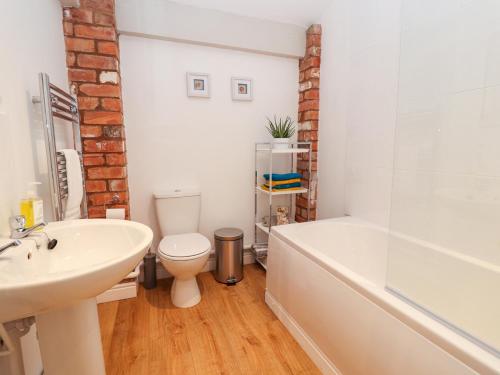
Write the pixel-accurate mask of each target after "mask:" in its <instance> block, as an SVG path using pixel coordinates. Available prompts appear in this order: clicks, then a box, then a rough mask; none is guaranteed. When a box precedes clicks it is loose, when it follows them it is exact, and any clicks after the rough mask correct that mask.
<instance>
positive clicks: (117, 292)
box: [96, 264, 141, 303]
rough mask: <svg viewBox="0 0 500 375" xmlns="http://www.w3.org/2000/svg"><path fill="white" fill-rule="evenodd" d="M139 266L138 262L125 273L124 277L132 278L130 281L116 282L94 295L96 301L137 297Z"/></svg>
mask: <svg viewBox="0 0 500 375" xmlns="http://www.w3.org/2000/svg"><path fill="white" fill-rule="evenodd" d="M140 266H141V265H140V264H138V265H137V267H135V269H134V270H133V271H132V272H130V273H129V274H128V275H127V277H126V279H133V280H132V281H130V282H127V283H121V284H116V285H115V286H114V287H112V288H111V289H108V290H106V291H105V292H104V293H101V294H99V295H98V296H97V297H96V300H97V303H104V302H111V301H119V300H121V299H127V298H135V297H137V287H138V286H139V281H138V279H139V270H140Z"/></svg>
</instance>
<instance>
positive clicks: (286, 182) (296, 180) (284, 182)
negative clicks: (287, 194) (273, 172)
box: [266, 178, 300, 186]
mask: <svg viewBox="0 0 500 375" xmlns="http://www.w3.org/2000/svg"><path fill="white" fill-rule="evenodd" d="M296 182H300V178H292V179H290V180H281V181H275V180H273V182H272V184H271V186H279V185H288V184H294V183H296ZM266 185H269V180H267V181H266Z"/></svg>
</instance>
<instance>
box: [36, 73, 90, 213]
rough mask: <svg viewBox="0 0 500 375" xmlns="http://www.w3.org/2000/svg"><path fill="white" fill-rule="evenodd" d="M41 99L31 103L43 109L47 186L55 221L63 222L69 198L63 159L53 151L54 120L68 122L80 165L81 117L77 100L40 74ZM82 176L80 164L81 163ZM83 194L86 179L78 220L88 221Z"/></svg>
mask: <svg viewBox="0 0 500 375" xmlns="http://www.w3.org/2000/svg"><path fill="white" fill-rule="evenodd" d="M38 77H39V85H40V96H39V97H33V103H40V104H41V106H42V108H41V109H42V121H43V134H44V141H45V150H46V154H47V166H48V175H49V185H50V192H51V200H52V213H53V216H54V220H56V221H61V220H64V206H65V199H66V198H67V196H68V182H67V175H66V159H65V158H64V155H63V154H62V153H59V152H57V150H56V136H55V130H54V118H55V117H57V118H59V119H61V120H65V121H67V122H69V123H70V124H71V126H72V128H73V145H74V148H75V149H76V150H77V151H78V154H79V156H80V162H81V163H82V141H81V138H80V116H79V113H78V103H77V101H76V99H75V98H74V97H73V96H72V95H70V94H68V93H66V92H65V91H64V90H62V89H60V88H59V87H57V86H55V85H53V84H52V83H50V79H49V76H48V75H47V74H46V73H39V75H38ZM82 173H83V163H82ZM85 197H86V193H85V178H83V199H82V204H81V217H82V218H85V217H87V200H86V198H85Z"/></svg>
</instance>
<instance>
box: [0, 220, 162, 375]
mask: <svg viewBox="0 0 500 375" xmlns="http://www.w3.org/2000/svg"><path fill="white" fill-rule="evenodd" d="M44 231H45V232H46V233H47V234H48V235H49V236H50V237H51V238H55V239H57V241H58V244H57V246H56V247H55V248H54V249H53V250H48V249H47V247H46V246H42V247H41V248H40V249H36V248H35V243H34V241H30V240H28V239H26V240H22V241H23V244H22V245H21V246H19V247H13V248H10V249H8V250H6V251H5V252H3V253H2V254H0V322H7V321H10V320H14V319H20V318H24V317H28V316H33V315H34V316H35V317H36V320H37V325H38V333H39V337H40V347H41V351H42V360H43V362H44V367H45V370H46V373H50V374H52V373H54V374H57V373H61V374H62V373H65V371H68V369H71V368H72V369H75V368H78V366H80V368H81V367H82V366H83V368H82V371H85V372H82V373H92V374H99V373H103V371H104V370H103V368H104V365H103V363H102V364H100V363H99V364H98V365H97V367H95V366H94V367H92V368H85V366H88V364H86V363H87V362H88V361H89V360H92V361H94V362H95V363H98V362H103V361H102V351H101V343H100V335H99V324H98V320H97V308H96V303H95V297H96V296H97V295H99V294H100V293H102V292H104V291H105V290H107V289H109V288H111V287H112V286H114V285H115V284H117V283H118V282H120V281H121V280H122V279H123V278H124V277H125V276H126V275H127V274H128V273H129V272H130V271H131V270H132V269H133V268H134V267H136V265H137V264H138V263H139V262H140V261H141V259H142V257H143V256H144V255H145V253H146V251H147V250H148V249H149V247H150V246H151V241H152V239H153V233H152V231H151V229H149V228H148V227H147V226H145V225H143V224H139V223H136V222H132V221H126V220H110V219H89V220H72V221H61V222H54V223H50V224H49V225H48V226H47V227H46V228H45V230H44ZM42 238H43V237H42ZM45 242H46V241H44V243H45ZM89 335H90V336H92V337H89ZM97 341H98V342H97ZM82 342H84V343H86V345H87V346H88V348H87V349H88V351H89V352H86V348H84V347H82ZM72 345H76V346H72ZM71 346H72V348H71ZM96 346H97V348H98V350H97V351H96V349H95V347H96ZM44 347H45V350H44ZM65 348H69V349H66V350H68V353H66V354H65V353H64V350H65ZM75 348H79V351H80V353H79V354H78V355H76V356H77V357H81V358H76V357H75V358H70V357H71V356H72V355H73V356H75V354H74V353H75V352H76V351H75V350H74V349H75ZM51 351H53V353H51ZM81 359H82V360H81ZM83 359H84V362H86V363H80V362H82V361H83ZM95 363H94V364H95ZM66 373H68V372H66ZM71 373H72V374H75V372H74V371H72V372H71ZM77 373H78V371H77Z"/></svg>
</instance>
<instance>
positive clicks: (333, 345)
mask: <svg viewBox="0 0 500 375" xmlns="http://www.w3.org/2000/svg"><path fill="white" fill-rule="evenodd" d="M387 248H388V236H387V232H386V231H384V230H383V229H381V228H379V227H376V226H374V225H371V224H367V223H365V222H363V221H360V220H357V219H354V218H347V217H346V218H339V219H329V220H321V221H317V222H310V223H302V224H291V225H287V226H282V227H275V228H273V230H272V233H271V236H270V242H269V253H268V260H267V265H268V271H267V290H266V302H267V304H268V305H269V306H270V308H271V309H272V310H273V311H274V312H275V314H276V315H277V316H278V317H279V319H280V320H281V321H282V322H283V323H284V324H285V326H286V327H287V328H288V329H289V330H290V332H291V333H292V334H293V335H294V337H295V338H296V339H297V341H298V342H299V343H300V345H301V346H302V347H303V348H304V350H305V351H306V352H307V353H308V354H309V356H310V357H311V358H312V360H313V361H314V362H315V363H316V365H317V366H318V367H319V368H320V369H321V370H322V372H323V373H325V374H344V375H351V374H362V375H371V374H374V375H392V374H394V375H412V374H415V375H433V374H436V375H447V374H449V375H461V374H496V375H498V374H500V359H499V358H498V357H496V356H494V355H493V354H491V353H490V352H488V351H487V350H484V349H483V348H481V347H480V346H478V345H476V344H474V343H473V342H471V341H470V340H467V339H466V338H464V337H463V336H461V335H459V334H457V333H456V332H454V331H453V330H452V329H449V328H447V327H446V326H445V325H443V324H441V323H439V322H438V321H436V320H435V319H432V318H431V317H429V316H428V315H426V314H424V313H423V312H421V311H419V310H417V309H416V308H414V307H412V306H411V305H410V304H407V303H405V302H404V301H403V300H401V299H400V298H398V297H396V296H394V295H392V294H391V293H389V292H388V291H386V290H385V288H384V287H385V278H386V263H387ZM499 319H500V317H499Z"/></svg>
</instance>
